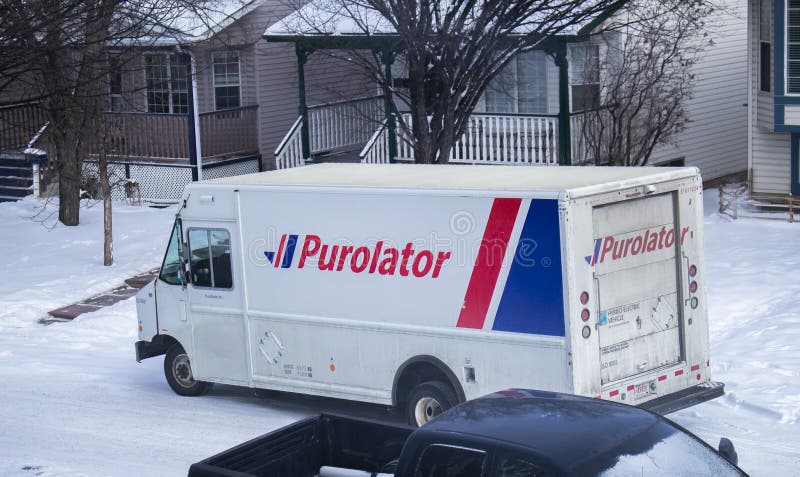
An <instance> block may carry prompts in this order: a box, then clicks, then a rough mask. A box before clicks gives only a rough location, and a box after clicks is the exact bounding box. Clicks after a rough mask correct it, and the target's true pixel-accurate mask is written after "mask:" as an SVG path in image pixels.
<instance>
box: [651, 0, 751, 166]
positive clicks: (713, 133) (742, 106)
mask: <svg viewBox="0 0 800 477" xmlns="http://www.w3.org/2000/svg"><path fill="white" fill-rule="evenodd" d="M720 6H721V7H722V8H720V9H718V10H717V12H716V13H714V14H713V15H712V18H710V19H709V20H708V24H707V29H708V36H707V37H706V38H704V40H707V41H708V42H709V45H708V46H706V48H705V50H704V54H703V56H702V58H701V59H700V61H699V62H698V63H697V64H696V65H695V66H694V68H693V72H694V75H695V78H694V96H693V97H692V98H691V99H689V100H688V101H687V102H686V110H687V113H688V116H689V120H690V122H689V124H688V125H687V128H686V130H684V131H683V132H682V133H679V134H678V135H677V136H676V137H675V141H674V144H671V145H665V146H661V147H659V148H657V149H656V150H655V151H654V152H653V156H652V158H651V163H653V164H674V165H686V166H696V167H698V168H700V171H701V172H702V174H703V180H704V181H709V180H714V179H719V178H722V177H725V176H730V175H732V174H736V173H743V172H744V171H745V170H746V169H747V142H748V141H747V104H748V99H747V98H748V94H747V72H748V66H747V61H748V60H747V54H746V51H747V4H746V2H745V0H723V1H722V2H721V3H720Z"/></svg>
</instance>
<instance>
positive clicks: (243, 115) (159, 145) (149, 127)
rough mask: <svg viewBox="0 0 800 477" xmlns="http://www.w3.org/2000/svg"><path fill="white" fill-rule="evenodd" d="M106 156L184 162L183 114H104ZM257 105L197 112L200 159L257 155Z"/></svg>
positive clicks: (186, 151) (186, 150)
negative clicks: (108, 151) (107, 138)
mask: <svg viewBox="0 0 800 477" xmlns="http://www.w3.org/2000/svg"><path fill="white" fill-rule="evenodd" d="M105 114H106V124H107V125H108V126H109V131H110V135H109V136H110V137H109V146H110V148H109V150H110V155H111V156H114V157H123V158H135V159H139V158H142V159H143V158H147V159H187V158H188V157H189V141H188V137H189V129H188V128H189V117H188V116H186V115H184V114H153V113H138V112H122V113H105ZM257 114H258V106H257V105H253V106H245V107H242V108H234V109H226V110H222V111H211V112H206V113H200V114H199V116H200V124H199V133H200V149H201V153H202V156H203V158H211V157H221V156H230V155H246V154H252V153H256V152H258V120H257Z"/></svg>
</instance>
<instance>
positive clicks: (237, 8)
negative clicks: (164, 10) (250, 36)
mask: <svg viewBox="0 0 800 477" xmlns="http://www.w3.org/2000/svg"><path fill="white" fill-rule="evenodd" d="M264 2H265V0H221V1H211V0H207V1H205V2H201V3H196V4H194V5H195V6H196V7H195V8H190V7H183V8H181V9H180V10H176V12H175V14H174V15H173V16H171V17H170V18H168V19H164V20H163V21H162V24H161V25H159V26H158V28H157V30H158V32H157V33H155V34H154V35H153V38H154V39H153V41H152V42H151V44H153V45H160V46H168V45H176V44H185V43H195V42H199V41H205V40H208V39H210V38H212V37H213V36H214V35H216V34H218V33H219V32H221V31H222V30H224V29H225V28H227V27H228V26H230V25H231V24H232V23H233V22H235V21H236V20H238V19H240V18H242V17H243V16H245V15H247V14H248V13H250V12H252V11H253V10H255V9H256V8H257V7H259V6H260V5H261V4H263V3H264Z"/></svg>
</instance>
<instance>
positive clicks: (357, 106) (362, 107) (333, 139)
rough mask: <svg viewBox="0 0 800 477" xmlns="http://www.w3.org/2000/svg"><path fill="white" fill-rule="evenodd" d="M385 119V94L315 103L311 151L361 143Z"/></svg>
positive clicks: (311, 112)
mask: <svg viewBox="0 0 800 477" xmlns="http://www.w3.org/2000/svg"><path fill="white" fill-rule="evenodd" d="M383 118H384V114H383V96H372V97H368V98H358V99H353V100H348V101H337V102H334V103H327V104H321V105H317V106H311V107H309V108H308V128H309V132H308V135H309V142H310V145H309V146H310V149H311V151H310V153H311V154H318V153H321V152H327V151H332V150H336V149H342V148H345V147H349V146H361V145H362V144H364V143H365V142H367V141H368V140H369V139H370V137H371V136H372V134H373V132H374V131H375V129H376V128H377V127H378V125H380V123H381V121H382V120H383Z"/></svg>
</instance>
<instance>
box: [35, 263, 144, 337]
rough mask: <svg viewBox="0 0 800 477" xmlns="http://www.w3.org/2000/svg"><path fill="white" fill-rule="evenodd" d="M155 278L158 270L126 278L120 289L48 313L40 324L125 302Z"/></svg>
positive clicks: (64, 319)
mask: <svg viewBox="0 0 800 477" xmlns="http://www.w3.org/2000/svg"><path fill="white" fill-rule="evenodd" d="M156 276H158V269H155V270H150V271H149V272H146V273H142V274H140V275H136V276H134V277H131V278H128V279H127V280H125V285H123V286H121V287H118V288H114V289H113V290H109V291H107V292H103V293H101V294H99V295H95V296H93V297H91V298H87V299H86V300H83V301H79V302H78V303H73V304H72V305H68V306H65V307H62V308H58V309H56V310H52V311H49V312H48V314H49V315H50V316H51V317H52V318H43V319H41V320H40V322H41V323H43V324H46V325H49V324H50V323H55V322H60V321H69V320H74V319H75V318H77V317H79V316H80V315H82V314H84V313H89V312H91V311H97V310H99V309H101V308H105V307H108V306H111V305H113V304H115V303H118V302H120V301H122V300H127V299H128V298H130V297H132V296H133V295H135V294H136V292H138V291H139V289H140V288H142V287H143V286H145V285H147V284H148V283H150V282H151V281H153V280H154V279H155V278H156Z"/></svg>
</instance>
